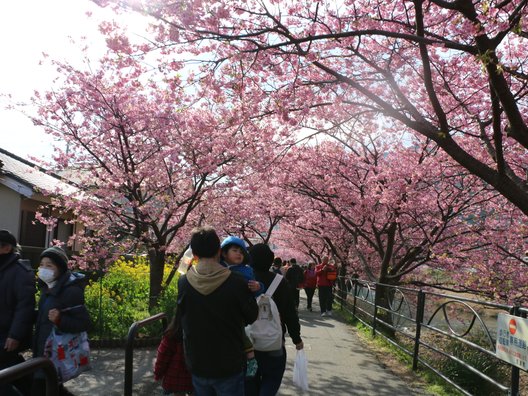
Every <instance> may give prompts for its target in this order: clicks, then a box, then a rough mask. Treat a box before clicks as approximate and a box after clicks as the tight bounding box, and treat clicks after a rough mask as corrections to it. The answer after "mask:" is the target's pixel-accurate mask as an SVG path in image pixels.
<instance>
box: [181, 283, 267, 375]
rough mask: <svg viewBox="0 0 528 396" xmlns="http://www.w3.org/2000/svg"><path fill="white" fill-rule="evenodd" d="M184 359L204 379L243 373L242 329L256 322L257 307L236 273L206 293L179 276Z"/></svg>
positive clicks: (245, 284)
mask: <svg viewBox="0 0 528 396" xmlns="http://www.w3.org/2000/svg"><path fill="white" fill-rule="evenodd" d="M178 309H179V310H181V315H182V328H183V344H184V349H185V360H186V363H187V367H188V368H189V371H190V372H191V373H192V374H194V375H197V376H200V377H205V378H222V377H229V376H232V375H235V374H237V373H240V372H242V371H243V370H244V366H245V362H246V356H245V353H244V344H243V331H244V326H245V325H247V324H250V323H253V322H254V321H255V320H256V319H257V315H258V306H257V303H256V301H255V298H254V297H253V294H252V293H251V291H250V290H249V288H248V286H247V281H246V280H244V278H243V277H242V276H240V275H239V274H236V273H230V274H229V276H228V277H227V279H226V280H225V281H224V282H223V283H222V284H221V285H220V286H218V287H217V288H216V289H215V290H214V291H212V292H211V293H209V294H202V293H200V292H199V291H198V290H196V289H195V288H194V287H193V286H191V284H190V283H189V280H188V279H187V276H182V277H181V278H180V279H179V281H178Z"/></svg>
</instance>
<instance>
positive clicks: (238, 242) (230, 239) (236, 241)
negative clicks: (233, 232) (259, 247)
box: [220, 236, 248, 254]
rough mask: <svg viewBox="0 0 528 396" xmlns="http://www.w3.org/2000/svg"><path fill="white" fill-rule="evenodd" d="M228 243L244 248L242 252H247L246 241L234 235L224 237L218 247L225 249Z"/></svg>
mask: <svg viewBox="0 0 528 396" xmlns="http://www.w3.org/2000/svg"><path fill="white" fill-rule="evenodd" d="M229 245H237V246H240V247H241V248H242V249H243V250H244V253H245V254H248V251H247V247H246V243H245V242H244V241H243V240H242V239H240V238H238V237H236V236H228V237H227V238H226V239H224V240H223V242H222V244H221V245H220V247H221V248H222V250H225V249H224V248H225V247H227V246H229Z"/></svg>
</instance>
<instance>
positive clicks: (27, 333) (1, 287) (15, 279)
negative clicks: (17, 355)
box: [0, 253, 35, 349]
mask: <svg viewBox="0 0 528 396" xmlns="http://www.w3.org/2000/svg"><path fill="white" fill-rule="evenodd" d="M34 310H35V275H34V273H33V271H32V269H31V267H30V266H29V264H25V263H24V262H21V261H20V256H19V255H18V254H16V253H10V254H6V255H1V256H0V345H1V346H2V347H3V346H4V344H5V340H6V338H13V339H15V340H17V341H19V342H20V348H19V349H24V348H27V347H29V346H30V341H31V329H32V328H33V316H34Z"/></svg>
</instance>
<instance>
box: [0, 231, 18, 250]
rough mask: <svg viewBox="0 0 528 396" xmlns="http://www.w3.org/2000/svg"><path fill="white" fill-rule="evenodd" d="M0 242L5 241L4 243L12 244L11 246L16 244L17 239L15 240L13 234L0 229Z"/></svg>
mask: <svg viewBox="0 0 528 396" xmlns="http://www.w3.org/2000/svg"><path fill="white" fill-rule="evenodd" d="M0 242H1V243H5V244H9V245H12V246H16V245H17V240H16V238H15V236H14V235H13V234H11V233H10V232H9V231H7V230H0Z"/></svg>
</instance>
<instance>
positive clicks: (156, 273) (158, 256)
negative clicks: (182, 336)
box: [148, 248, 165, 311]
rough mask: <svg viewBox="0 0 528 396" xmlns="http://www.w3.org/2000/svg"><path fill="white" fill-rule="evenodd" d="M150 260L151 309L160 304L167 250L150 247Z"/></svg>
mask: <svg viewBox="0 0 528 396" xmlns="http://www.w3.org/2000/svg"><path fill="white" fill-rule="evenodd" d="M148 255H149V261H150V285H149V286H150V290H149V311H152V309H153V308H155V307H156V306H157V305H158V302H159V297H160V293H161V282H162V281H163V268H164V266H165V252H164V251H160V250H157V249H155V248H150V249H149V251H148Z"/></svg>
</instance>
